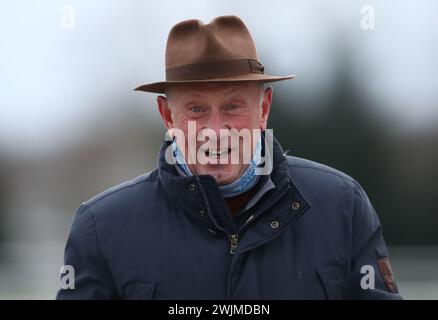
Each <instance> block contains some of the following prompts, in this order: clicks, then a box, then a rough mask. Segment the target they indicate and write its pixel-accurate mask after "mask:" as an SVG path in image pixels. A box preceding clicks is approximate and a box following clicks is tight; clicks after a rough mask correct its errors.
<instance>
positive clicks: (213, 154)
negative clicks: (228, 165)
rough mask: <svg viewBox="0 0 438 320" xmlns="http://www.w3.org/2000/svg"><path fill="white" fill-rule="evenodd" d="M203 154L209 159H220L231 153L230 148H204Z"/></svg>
mask: <svg viewBox="0 0 438 320" xmlns="http://www.w3.org/2000/svg"><path fill="white" fill-rule="evenodd" d="M204 152H205V156H206V157H208V158H210V159H220V158H223V157H226V156H228V155H229V154H230V153H231V148H228V149H220V150H210V149H207V150H204Z"/></svg>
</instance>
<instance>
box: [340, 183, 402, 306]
mask: <svg viewBox="0 0 438 320" xmlns="http://www.w3.org/2000/svg"><path fill="white" fill-rule="evenodd" d="M353 189H354V198H355V200H354V216H353V222H352V223H353V226H352V249H351V268H350V277H349V287H348V296H347V298H349V299H402V297H401V296H400V294H399V292H398V288H397V285H396V283H395V281H394V278H393V274H392V270H391V265H390V263H389V254H388V249H387V247H386V244H385V240H384V239H383V234H382V228H381V225H380V221H379V218H378V216H377V214H376V212H375V210H374V208H373V206H372V204H371V202H370V200H369V198H368V196H367V195H366V193H365V191H364V190H363V188H362V187H361V186H360V184H359V183H357V182H356V181H354V188H353Z"/></svg>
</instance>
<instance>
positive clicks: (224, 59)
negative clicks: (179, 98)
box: [134, 16, 295, 93]
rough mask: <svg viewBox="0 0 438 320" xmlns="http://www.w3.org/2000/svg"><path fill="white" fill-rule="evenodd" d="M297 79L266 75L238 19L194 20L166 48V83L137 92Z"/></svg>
mask: <svg viewBox="0 0 438 320" xmlns="http://www.w3.org/2000/svg"><path fill="white" fill-rule="evenodd" d="M294 77H295V76H293V75H288V76H271V75H267V74H265V73H264V66H263V65H262V64H261V63H260V62H259V60H258V57H257V50H256V47H255V43H254V40H253V39H252V36H251V34H250V32H249V30H248V28H247V27H246V25H245V24H244V23H243V21H242V20H241V19H240V18H238V17H236V16H221V17H217V18H215V19H214V20H212V21H211V22H210V23H208V24H204V23H202V21H200V20H194V19H193V20H186V21H182V22H180V23H178V24H176V25H175V26H173V28H172V29H171V30H170V32H169V36H168V38H167V45H166V81H161V82H153V83H148V84H144V85H141V86H139V87H137V88H135V89H134V90H138V91H146V92H155V93H164V91H165V89H166V87H167V86H168V85H171V84H177V83H193V82H234V81H260V82H274V81H280V80H285V79H292V78H294Z"/></svg>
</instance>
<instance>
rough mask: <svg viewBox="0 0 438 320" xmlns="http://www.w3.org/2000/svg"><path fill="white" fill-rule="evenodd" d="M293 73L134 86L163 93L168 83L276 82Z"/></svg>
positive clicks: (246, 75)
mask: <svg viewBox="0 0 438 320" xmlns="http://www.w3.org/2000/svg"><path fill="white" fill-rule="evenodd" d="M294 78H295V75H288V76H270V75H267V74H260V73H249V74H244V75H237V76H236V75H234V76H229V77H220V78H209V79H202V80H181V81H161V82H152V83H147V84H143V85H141V86H138V87H137V88H135V89H134V90H135V91H144V92H153V93H164V92H165V90H166V88H167V87H168V86H170V85H175V84H184V83H206V82H246V81H258V82H276V81H281V80H288V79H294Z"/></svg>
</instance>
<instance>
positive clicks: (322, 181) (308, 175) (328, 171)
mask: <svg viewBox="0 0 438 320" xmlns="http://www.w3.org/2000/svg"><path fill="white" fill-rule="evenodd" d="M287 162H288V167H289V173H290V176H291V179H292V181H294V182H296V183H297V184H299V185H301V186H302V187H303V188H305V189H311V190H314V189H318V190H319V191H321V189H323V188H339V190H341V189H342V190H344V191H345V190H346V189H348V190H350V191H351V190H352V189H356V188H360V185H359V183H358V182H357V181H356V180H355V179H354V178H353V177H351V176H350V175H348V174H346V173H345V172H342V171H340V170H338V169H335V168H332V167H330V166H328V165H325V164H322V163H319V162H316V161H313V160H309V159H304V158H300V157H294V156H287Z"/></svg>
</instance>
